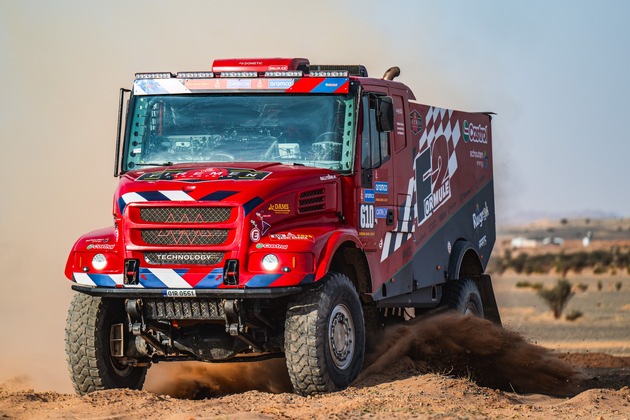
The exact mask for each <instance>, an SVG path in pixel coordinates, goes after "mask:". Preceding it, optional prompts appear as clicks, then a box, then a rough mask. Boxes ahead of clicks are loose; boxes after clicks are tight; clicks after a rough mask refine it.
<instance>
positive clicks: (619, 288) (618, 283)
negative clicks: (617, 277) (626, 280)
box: [615, 281, 621, 291]
mask: <svg viewBox="0 0 630 420" xmlns="http://www.w3.org/2000/svg"><path fill="white" fill-rule="evenodd" d="M615 290H616V291H620V290H621V282H620V281H618V282H617V283H615Z"/></svg>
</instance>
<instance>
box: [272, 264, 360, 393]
mask: <svg viewBox="0 0 630 420" xmlns="http://www.w3.org/2000/svg"><path fill="white" fill-rule="evenodd" d="M321 282H322V285H321V286H319V287H318V288H316V289H313V290H309V291H308V292H306V293H303V294H301V295H298V296H297V297H295V298H293V300H292V301H291V302H290V303H289V307H288V309H287V317H286V323H285V339H284V340H285V355H286V359H287V368H288V370H289V377H290V378H291V382H292V383H293V388H294V389H295V391H296V392H297V393H298V394H301V395H313V394H321V393H326V392H332V391H337V390H340V389H344V388H346V387H347V386H348V385H350V383H351V382H352V381H353V380H354V379H355V378H356V377H357V375H358V374H359V371H360V370H361V366H362V364H363V357H364V354H365V325H364V321H363V311H362V310H361V303H360V301H359V297H358V294H357V292H356V289H355V288H354V286H353V285H352V283H351V282H350V279H348V277H346V276H345V275H343V274H339V273H328V274H327V275H326V277H325V278H323V279H322V280H321Z"/></svg>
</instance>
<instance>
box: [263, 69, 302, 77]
mask: <svg viewBox="0 0 630 420" xmlns="http://www.w3.org/2000/svg"><path fill="white" fill-rule="evenodd" d="M302 75H303V72H302V70H293V71H266V72H265V77H302Z"/></svg>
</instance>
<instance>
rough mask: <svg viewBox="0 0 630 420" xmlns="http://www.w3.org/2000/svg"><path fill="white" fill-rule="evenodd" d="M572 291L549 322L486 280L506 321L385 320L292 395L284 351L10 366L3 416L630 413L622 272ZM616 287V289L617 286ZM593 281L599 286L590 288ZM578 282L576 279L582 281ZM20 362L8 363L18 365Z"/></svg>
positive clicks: (448, 317) (532, 304)
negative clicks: (93, 380) (66, 388)
mask: <svg viewBox="0 0 630 420" xmlns="http://www.w3.org/2000/svg"><path fill="white" fill-rule="evenodd" d="M568 279H569V281H571V282H572V283H573V284H579V283H581V284H585V285H587V287H586V289H585V290H583V291H576V293H575V296H574V297H573V298H572V299H571V300H570V302H569V305H568V307H567V308H566V310H565V311H571V310H572V309H576V310H579V311H580V312H582V313H583V315H582V316H581V317H580V318H578V319H576V320H575V321H567V320H566V319H564V318H562V319H559V320H556V319H554V317H553V315H552V313H551V311H550V310H549V308H548V307H547V306H546V305H545V304H544V302H543V301H542V300H541V299H540V298H539V297H538V296H537V295H536V293H535V291H533V290H532V289H529V288H522V287H517V286H516V284H517V283H519V282H523V281H530V282H534V281H535V282H542V283H543V284H545V285H549V286H551V285H552V284H553V283H554V282H555V281H556V280H557V276H555V275H553V274H550V275H546V276H540V275H538V276H526V275H516V274H514V273H509V272H508V273H504V274H501V275H495V276H494V277H493V280H494V287H495V293H496V297H497V301H498V304H499V308H500V312H501V317H502V321H503V327H504V328H497V327H495V326H494V325H492V324H490V323H489V322H487V321H484V320H479V319H473V318H465V317H461V316H459V315H455V314H448V313H446V314H439V315H436V316H433V317H429V318H418V319H415V320H412V321H410V322H409V323H408V324H406V325H401V326H396V327H392V328H389V329H388V330H386V331H385V335H386V336H385V337H383V339H382V340H380V341H379V343H381V344H380V345H379V346H377V347H376V348H374V349H372V351H371V352H370V353H369V354H368V356H367V358H366V366H365V369H364V372H363V373H362V374H361V376H360V377H359V378H358V380H357V381H356V382H355V383H354V384H353V386H351V387H350V388H348V389H346V390H344V391H341V392H337V393H333V394H329V395H321V396H315V397H301V396H298V395H295V394H293V393H291V392H290V391H291V387H290V383H289V379H288V376H287V373H286V368H285V365H284V360H282V359H274V360H269V361H265V362H259V363H250V364H217V365H212V364H201V363H192V362H188V363H177V364H175V363H161V364H157V365H155V366H153V367H152V368H151V369H150V370H149V374H148V377H147V381H146V383H145V387H144V390H142V391H130V390H109V391H101V392H96V393H93V394H90V395H87V396H83V397H79V396H76V395H74V394H71V393H65V392H59V391H58V390H56V389H34V388H33V387H32V386H31V382H32V378H29V377H27V376H20V375H16V376H14V377H12V378H9V379H7V380H5V381H4V382H2V383H1V384H0V414H2V416H3V418H24V419H31V418H94V419H96V418H98V419H104V418H106V419H128V418H129V419H131V418H165V419H192V418H194V419H203V418H217V417H218V418H234V419H238V418H248V419H249V418H259V419H268V418H269V419H278V418H360V417H361V418H413V417H436V418H523V417H527V418H550V417H552V416H553V417H556V418H576V417H584V416H585V417H586V418H602V419H624V418H630V327H629V325H630V304H629V303H630V276H628V275H627V274H623V273H620V274H617V275H615V276H610V275H608V276H606V275H594V274H592V273H591V274H589V273H581V274H579V275H569V277H568ZM619 282H621V287H620V288H619V290H617V283H619ZM598 283H601V290H598V287H597V286H598ZM582 289H584V287H582ZM19 362H20V361H16V363H19Z"/></svg>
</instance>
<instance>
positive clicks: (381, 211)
mask: <svg viewBox="0 0 630 420" xmlns="http://www.w3.org/2000/svg"><path fill="white" fill-rule="evenodd" d="M375 216H376V218H377V219H387V207H377V208H376V209H375Z"/></svg>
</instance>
